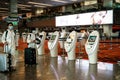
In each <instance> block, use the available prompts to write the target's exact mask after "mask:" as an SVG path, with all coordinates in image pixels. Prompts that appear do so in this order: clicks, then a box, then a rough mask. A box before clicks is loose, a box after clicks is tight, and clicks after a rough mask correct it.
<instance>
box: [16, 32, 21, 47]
mask: <svg viewBox="0 0 120 80" xmlns="http://www.w3.org/2000/svg"><path fill="white" fill-rule="evenodd" d="M19 39H20V34H19V33H18V32H17V33H16V46H19V44H18V41H19Z"/></svg>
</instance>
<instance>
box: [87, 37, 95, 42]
mask: <svg viewBox="0 0 120 80" xmlns="http://www.w3.org/2000/svg"><path fill="white" fill-rule="evenodd" d="M95 40H96V36H90V37H89V39H88V42H95Z"/></svg>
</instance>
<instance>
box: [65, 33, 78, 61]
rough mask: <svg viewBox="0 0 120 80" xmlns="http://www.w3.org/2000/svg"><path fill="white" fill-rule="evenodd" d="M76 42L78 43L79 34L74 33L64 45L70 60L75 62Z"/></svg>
mask: <svg viewBox="0 0 120 80" xmlns="http://www.w3.org/2000/svg"><path fill="white" fill-rule="evenodd" d="M76 42H77V32H76V31H72V32H71V33H70V34H69V36H68V38H67V39H66V42H65V44H64V46H65V50H66V52H67V55H68V60H75V58H76V56H75V47H76Z"/></svg>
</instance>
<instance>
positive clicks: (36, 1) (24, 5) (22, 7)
mask: <svg viewBox="0 0 120 80" xmlns="http://www.w3.org/2000/svg"><path fill="white" fill-rule="evenodd" d="M17 1H18V2H17V3H18V5H17V6H18V13H19V14H21V13H22V14H23V13H26V12H32V11H33V10H34V9H35V8H46V7H54V6H61V5H65V4H71V3H76V2H81V1H84V0H17ZM88 1H89V0H88ZM90 1H91V0H90ZM9 3H10V0H0V16H5V15H8V12H9Z"/></svg>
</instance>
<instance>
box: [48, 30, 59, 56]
mask: <svg viewBox="0 0 120 80" xmlns="http://www.w3.org/2000/svg"><path fill="white" fill-rule="evenodd" d="M58 39H59V32H57V31H56V32H54V33H52V35H51V37H50V39H49V41H48V48H49V50H50V55H51V57H57V56H58Z"/></svg>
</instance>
